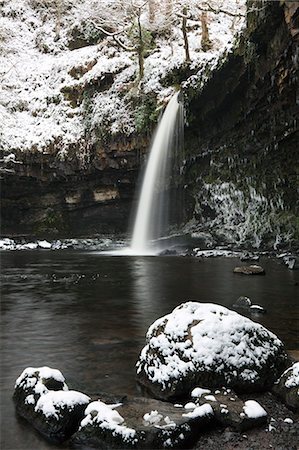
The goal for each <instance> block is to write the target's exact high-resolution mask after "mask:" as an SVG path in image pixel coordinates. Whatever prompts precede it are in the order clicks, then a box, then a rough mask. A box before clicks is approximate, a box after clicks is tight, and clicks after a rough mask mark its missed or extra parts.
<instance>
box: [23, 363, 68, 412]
mask: <svg viewBox="0 0 299 450" xmlns="http://www.w3.org/2000/svg"><path fill="white" fill-rule="evenodd" d="M48 379H54V380H55V381H58V382H60V383H63V388H62V389H63V391H68V386H67V385H66V383H65V379H64V376H63V375H62V373H61V372H60V371H59V370H57V369H51V368H50V367H47V366H44V367H27V368H26V369H24V370H23V372H22V373H21V375H20V376H19V377H18V378H17V380H16V383H15V389H17V388H21V389H23V390H28V389H30V390H33V394H37V395H38V396H41V395H44V394H47V393H48V392H49V389H48V388H47V387H46V386H45V384H44V382H43V381H44V380H48ZM31 395H32V394H30V395H29V396H27V397H26V399H27V400H25V401H26V403H27V404H33V400H34V397H33V396H31ZM32 397H33V398H32Z"/></svg>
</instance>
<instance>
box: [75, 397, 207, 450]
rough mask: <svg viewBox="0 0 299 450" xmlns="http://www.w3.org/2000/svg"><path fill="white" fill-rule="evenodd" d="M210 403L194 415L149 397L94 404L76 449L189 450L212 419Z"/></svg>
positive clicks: (194, 411)
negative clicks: (163, 449)
mask: <svg viewBox="0 0 299 450" xmlns="http://www.w3.org/2000/svg"><path fill="white" fill-rule="evenodd" d="M213 418H214V414H213V410H212V408H211V406H210V405H209V404H207V403H206V404H204V405H201V406H197V408H196V409H194V410H193V411H192V412H190V411H186V410H185V409H184V408H182V407H175V406H174V405H172V404H170V403H166V402H160V401H158V400H152V399H148V398H134V397H127V398H126V399H124V401H123V402H122V403H118V404H107V403H104V402H102V401H100V400H99V401H95V402H92V403H90V404H89V406H88V407H87V409H86V411H85V418H84V419H83V420H82V422H81V425H80V429H79V431H78V432H77V433H76V434H75V435H74V437H73V439H72V443H73V444H74V445H75V446H79V447H82V445H83V446H88V448H102V449H111V448H124V449H129V448H138V449H153V448H155V449H160V448H187V447H189V446H190V445H192V444H194V442H195V441H196V440H197V438H198V435H199V433H200V431H201V430H202V429H204V428H205V427H206V426H207V424H208V423H210V422H211V420H213Z"/></svg>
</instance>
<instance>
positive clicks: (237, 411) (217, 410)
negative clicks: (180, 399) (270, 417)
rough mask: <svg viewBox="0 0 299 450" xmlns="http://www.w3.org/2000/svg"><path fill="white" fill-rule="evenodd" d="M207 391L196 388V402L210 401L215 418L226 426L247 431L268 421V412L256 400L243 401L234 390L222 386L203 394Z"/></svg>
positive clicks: (194, 396)
mask: <svg viewBox="0 0 299 450" xmlns="http://www.w3.org/2000/svg"><path fill="white" fill-rule="evenodd" d="M202 391H205V390H203V389H201V388H195V389H194V390H193V391H192V393H191V396H192V397H193V399H194V401H195V403H196V404H199V405H201V404H203V403H206V402H207V403H209V404H210V405H211V407H212V409H213V411H214V414H215V418H216V419H217V421H218V422H219V423H220V424H221V425H222V426H224V427H231V428H233V429H235V430H238V431H245V430H249V429H251V428H255V427H259V426H261V425H264V424H265V423H266V422H267V412H266V411H265V409H264V408H263V407H262V406H261V405H260V404H259V403H258V402H256V401H255V400H247V401H245V402H243V400H241V399H240V398H239V397H238V396H237V395H236V394H235V393H234V392H233V391H231V390H230V389H227V388H221V389H217V390H214V391H210V393H209V394H207V393H206V394H202Z"/></svg>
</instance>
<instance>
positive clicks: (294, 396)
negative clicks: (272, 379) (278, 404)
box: [273, 362, 299, 411]
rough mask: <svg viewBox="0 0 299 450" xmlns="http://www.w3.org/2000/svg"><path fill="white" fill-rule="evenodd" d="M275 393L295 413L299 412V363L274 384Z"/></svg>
mask: <svg viewBox="0 0 299 450" xmlns="http://www.w3.org/2000/svg"><path fill="white" fill-rule="evenodd" d="M273 392H274V393H275V394H276V395H278V397H280V398H281V399H282V400H283V401H284V403H285V404H286V405H287V406H288V407H289V408H291V409H293V410H294V411H299V362H297V363H295V364H293V365H292V366H291V367H289V368H288V369H287V370H286V371H285V372H284V373H283V374H282V375H281V377H280V379H279V380H278V381H277V382H276V383H275V384H274V386H273Z"/></svg>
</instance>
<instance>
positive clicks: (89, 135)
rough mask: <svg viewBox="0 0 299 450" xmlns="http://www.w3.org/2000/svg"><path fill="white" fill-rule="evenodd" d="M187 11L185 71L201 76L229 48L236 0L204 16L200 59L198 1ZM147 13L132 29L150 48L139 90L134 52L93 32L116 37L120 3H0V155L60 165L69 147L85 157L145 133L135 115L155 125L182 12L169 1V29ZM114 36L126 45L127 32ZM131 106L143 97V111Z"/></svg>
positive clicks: (178, 54)
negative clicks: (42, 157)
mask: <svg viewBox="0 0 299 450" xmlns="http://www.w3.org/2000/svg"><path fill="white" fill-rule="evenodd" d="M120 3H121V2H120ZM193 3H194V5H193ZM193 3H192V2H186V4H188V11H187V31H188V42H189V51H190V59H191V62H190V64H189V67H190V70H191V71H193V73H194V72H196V71H199V73H200V69H201V68H202V67H203V66H205V65H206V64H209V65H211V66H214V65H215V64H216V63H217V60H218V59H219V56H221V55H222V54H223V53H224V52H226V51H229V50H230V49H232V46H233V42H234V36H235V35H236V34H237V33H238V32H239V31H240V29H241V28H242V27H243V26H244V23H245V15H244V8H245V6H244V3H245V2H244V0H242V1H241V0H240V1H237V0H234V1H230V0H225V1H220V0H217V1H216V0H215V1H214V2H211V4H213V8H214V10H215V11H216V10H217V8H218V10H217V11H219V8H221V11H226V12H209V13H208V18H207V21H208V29H209V37H210V41H211V48H210V49H209V50H207V51H203V50H202V46H201V33H202V30H201V22H200V20H199V12H197V9H196V8H197V6H198V5H205V2H200V1H197V2H193ZM148 6H149V5H145V6H144V7H143V9H142V10H141V22H142V27H143V29H144V30H145V32H146V33H147V36H148V37H149V39H150V44H149V46H148V49H147V51H146V54H145V58H144V77H143V79H141V81H139V82H138V81H136V79H137V72H138V59H137V55H136V53H134V52H132V51H126V50H124V49H123V48H121V47H120V46H119V45H116V42H115V40H114V39H113V37H109V36H107V35H105V34H103V32H101V27H103V28H104V29H105V30H109V32H111V30H112V31H115V27H116V25H115V24H117V14H118V13H120V11H122V10H121V9H120V7H119V2H117V1H111V0H110V1H109V0H100V1H98V2H93V1H92V0H79V1H75V0H61V1H58V0H56V2H55V1H54V2H51V1H49V0H4V1H2V2H1V9H2V14H1V16H2V18H1V19H0V27H1V36H0V40H1V50H0V79H1V86H2V89H1V94H0V121H1V131H0V149H2V150H4V153H7V154H9V153H14V152H20V151H21V152H25V151H32V152H36V151H38V152H46V153H55V154H57V157H58V158H60V159H62V160H63V159H65V158H67V156H68V152H69V150H70V149H71V148H73V149H75V151H76V152H77V153H80V155H81V157H82V158H84V157H85V156H86V154H87V153H88V151H89V150H88V149H89V146H90V145H91V144H92V143H93V142H95V141H101V142H105V139H107V138H109V136H111V135H113V136H117V135H123V134H125V135H133V134H135V133H136V132H138V131H140V129H142V130H143V131H144V129H145V128H146V125H145V119H144V117H143V116H144V115H148V116H150V119H149V120H152V122H153V123H154V121H155V120H156V119H157V113H156V109H157V108H159V105H160V106H161V105H163V103H164V102H165V101H167V100H168V98H169V96H170V95H171V94H172V93H173V91H174V87H170V86H169V84H170V83H167V81H165V80H167V78H166V77H167V76H168V75H169V74H171V73H172V72H173V70H174V69H176V68H181V67H183V66H184V64H185V48H184V39H183V33H182V27H181V21H182V18H181V15H180V13H179V12H180V11H181V10H182V7H183V6H184V5H183V4H182V2H173V5H172V13H171V14H172V15H171V18H172V19H171V21H169V18H168V17H167V18H166V19H165V18H164V19H163V15H161V14H160V11H159V14H157V17H159V20H158V19H157V18H156V19H155V20H152V22H150V18H149V10H148ZM191 6H192V7H191ZM98 11H101V17H100V20H99V14H100V13H99V12H98ZM103 12H104V13H103ZM227 12H228V13H227ZM196 14H197V16H196ZM112 19H113V20H112ZM120 19H121V20H123V17H120ZM121 20H120V21H121ZM163 20H164V22H165V23H164V27H163V26H161V22H163ZM166 20H167V21H168V22H167V24H166ZM105 21H106V22H105ZM113 21H114V22H113ZM133 25H134V24H133ZM133 25H132V27H133ZM162 25H163V24H162ZM129 31H131V30H129ZM120 37H121V39H122V40H123V42H124V43H125V44H128V43H129V39H130V36H129V32H127V33H126V34H123V35H121V36H120ZM137 95H138V98H137ZM140 98H142V99H145V102H146V101H148V99H151V103H150V105H149V106H148V107H147V109H146V106H142V104H141V103H140ZM142 101H143V100H142ZM145 105H146V103H145ZM142 108H143V109H142ZM149 109H150V111H149ZM147 119H148V117H147Z"/></svg>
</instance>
